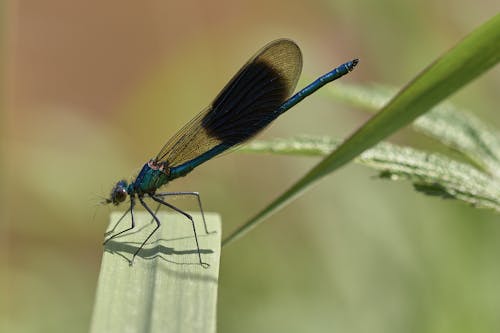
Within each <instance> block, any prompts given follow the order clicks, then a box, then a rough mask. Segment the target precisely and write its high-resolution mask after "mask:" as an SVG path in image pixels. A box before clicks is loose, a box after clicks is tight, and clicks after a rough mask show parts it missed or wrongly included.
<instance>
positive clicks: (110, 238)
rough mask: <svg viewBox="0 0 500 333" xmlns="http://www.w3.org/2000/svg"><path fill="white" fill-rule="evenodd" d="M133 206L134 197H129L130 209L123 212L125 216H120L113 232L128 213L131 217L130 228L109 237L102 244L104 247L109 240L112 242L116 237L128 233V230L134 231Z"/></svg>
mask: <svg viewBox="0 0 500 333" xmlns="http://www.w3.org/2000/svg"><path fill="white" fill-rule="evenodd" d="M134 206H135V197H133V196H130V208H129V209H128V210H127V211H126V212H125V214H123V215H122V217H120V219H119V220H118V222H117V223H116V225H115V226H114V228H113V230H115V228H116V227H117V226H118V224H119V223H120V221H121V220H122V219H123V218H124V217H125V215H127V213H128V212H130V216H131V217H132V223H131V224H130V228H127V229H125V230H122V231H120V232H119V233H117V234H114V235H113V236H111V237H109V238H108V239H106V240H105V241H104V243H103V245H106V243H107V242H109V241H110V240H112V239H113V238H116V237H117V236H120V235H121V234H123V233H125V232H127V231H129V230H132V229H134V227H135V221H134Z"/></svg>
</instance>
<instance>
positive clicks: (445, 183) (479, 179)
mask: <svg viewBox="0 0 500 333" xmlns="http://www.w3.org/2000/svg"><path fill="white" fill-rule="evenodd" d="M339 143H340V142H339V141H338V140H332V139H330V138H326V137H323V138H318V137H300V138H294V139H286V140H285V139H275V140H272V141H254V142H252V143H250V144H248V145H246V146H244V147H242V151H245V152H253V153H263V152H272V153H275V154H284V155H302V156H304V155H305V156H325V155H328V154H329V153H330V152H332V151H333V150H334V149H335V148H336V147H337V146H338V145H339ZM355 161H356V162H358V163H360V164H363V165H366V166H368V167H371V168H373V169H375V170H378V171H379V177H380V178H383V179H389V180H409V181H411V182H412V183H413V185H414V187H415V189H416V190H418V191H420V192H422V193H425V194H427V195H435V196H440V197H443V198H447V199H457V200H460V201H463V202H465V203H468V204H471V205H473V206H475V207H481V208H491V209H494V210H496V211H497V212H500V181H498V180H497V179H495V178H493V177H492V176H490V175H488V174H486V173H484V172H481V171H480V170H478V169H476V168H474V167H473V166H471V165H469V164H466V163H460V162H457V161H454V160H452V159H450V158H448V157H446V156H443V155H441V154H436V153H428V152H424V151H419V150H417V149H413V148H409V147H400V146H397V145H394V144H389V143H380V144H378V145H376V146H374V147H372V148H371V149H368V150H366V151H365V152H363V153H362V154H361V155H359V156H358V157H357V158H356V160H355Z"/></svg>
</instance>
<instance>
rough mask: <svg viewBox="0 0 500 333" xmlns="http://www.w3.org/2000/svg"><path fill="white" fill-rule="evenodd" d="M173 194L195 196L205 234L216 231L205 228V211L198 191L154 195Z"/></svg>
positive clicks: (165, 194) (157, 194)
mask: <svg viewBox="0 0 500 333" xmlns="http://www.w3.org/2000/svg"><path fill="white" fill-rule="evenodd" d="M175 195H190V196H195V197H196V199H197V200H198V207H199V208H200V212H201V218H202V219H203V227H204V228H205V234H206V235H208V234H213V233H215V232H216V231H215V230H214V231H208V228H207V222H206V221H205V212H204V211H203V207H202V205H201V199H200V194H199V193H198V192H165V193H156V194H155V196H157V197H166V196H175Z"/></svg>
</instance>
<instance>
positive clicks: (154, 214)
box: [149, 203, 161, 224]
mask: <svg viewBox="0 0 500 333" xmlns="http://www.w3.org/2000/svg"><path fill="white" fill-rule="evenodd" d="M160 207H161V204H160V203H159V204H158V207H156V209H155V211H154V213H153V214H152V215H153V217H152V218H151V221H149V223H150V224H151V223H153V222H154V221H155V218H154V216H156V214H157V213H158V211H159V210H160Z"/></svg>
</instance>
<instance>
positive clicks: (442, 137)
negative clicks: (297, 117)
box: [326, 84, 500, 178]
mask: <svg viewBox="0 0 500 333" xmlns="http://www.w3.org/2000/svg"><path fill="white" fill-rule="evenodd" d="M326 90H327V91H328V92H329V94H330V95H331V96H334V97H335V98H336V99H339V100H342V101H344V102H347V103H349V104H351V105H354V106H359V107H362V108H364V109H366V110H368V111H376V110H377V109H379V108H380V107H382V106H383V105H384V104H385V103H387V102H388V101H389V100H390V98H391V96H394V94H395V91H396V90H395V89H390V88H383V87H380V86H373V87H365V86H355V85H345V84H342V85H339V84H337V85H335V86H332V87H328V89H326ZM412 127H413V129H414V130H415V131H417V132H420V133H423V134H425V135H427V136H429V137H431V138H433V139H435V140H437V141H439V142H440V143H442V144H444V145H445V146H448V147H450V148H452V149H453V150H455V151H457V152H459V153H460V154H462V155H463V156H464V157H466V158H467V159H470V160H471V162H473V163H475V164H477V165H479V166H480V167H481V168H483V169H484V170H485V171H487V172H488V173H490V174H492V175H494V176H496V177H497V178H500V134H499V133H498V131H496V130H494V129H492V128H490V126H488V125H487V124H485V123H483V122H482V121H481V120H480V119H478V118H477V117H475V116H474V115H472V114H470V113H468V112H465V111H462V110H460V109H459V108H457V107H456V106H454V105H452V104H451V103H447V102H443V103H440V104H439V105H437V106H436V107H434V108H432V110H430V111H429V112H427V113H426V114H424V115H422V116H420V117H418V118H417V119H416V120H415V121H414V122H413V123H412Z"/></svg>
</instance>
